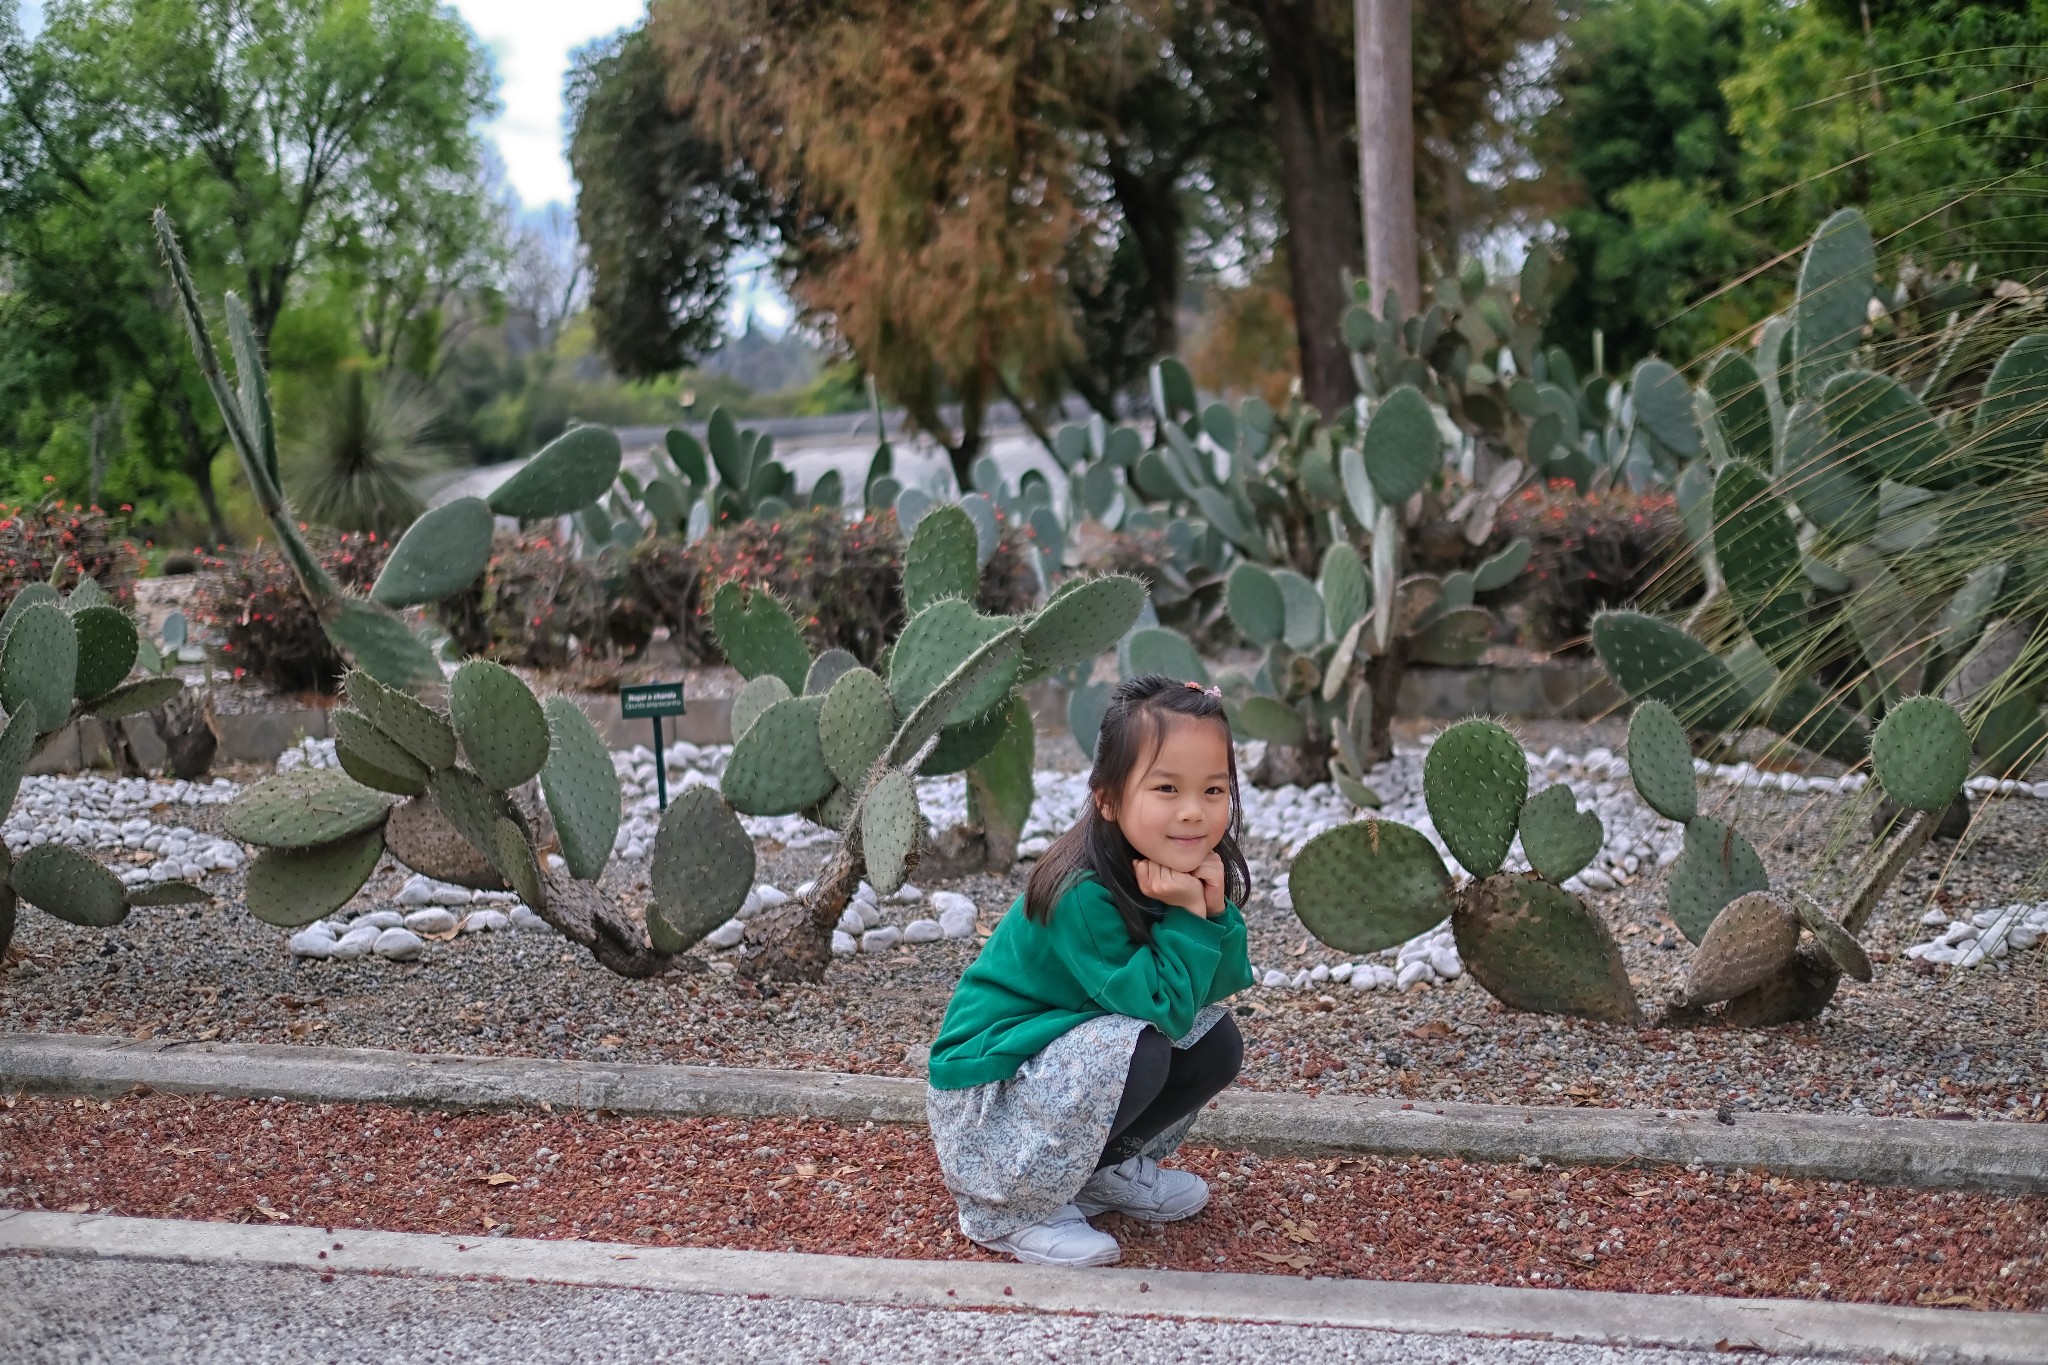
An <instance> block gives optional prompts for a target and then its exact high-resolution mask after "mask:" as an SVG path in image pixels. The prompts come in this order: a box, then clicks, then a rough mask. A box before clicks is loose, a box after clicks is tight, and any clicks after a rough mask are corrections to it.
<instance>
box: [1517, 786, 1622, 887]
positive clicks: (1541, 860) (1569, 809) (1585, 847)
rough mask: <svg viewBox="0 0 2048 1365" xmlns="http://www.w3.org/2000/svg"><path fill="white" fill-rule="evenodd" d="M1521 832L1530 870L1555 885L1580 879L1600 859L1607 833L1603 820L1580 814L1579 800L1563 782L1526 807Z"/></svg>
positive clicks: (1539, 793)
mask: <svg viewBox="0 0 2048 1365" xmlns="http://www.w3.org/2000/svg"><path fill="white" fill-rule="evenodd" d="M1521 831H1522V852H1523V853H1524V854H1525V855H1526V856H1527V857H1528V859H1529V866H1531V867H1533V868H1535V869H1536V872H1537V874H1538V875H1539V876H1541V877H1542V878H1543V879H1544V880H1545V881H1552V882H1562V881H1565V880H1567V879H1569V878H1571V877H1574V876H1576V875H1578V873H1579V872H1581V871H1583V870H1584V869H1585V867H1586V865H1587V864H1588V863H1590V862H1592V861H1593V859H1594V858H1596V857H1598V856H1599V854H1600V840H1601V836H1602V834H1603V833H1604V830H1603V829H1602V827H1601V824H1600V817H1599V816H1598V815H1595V814H1594V813H1593V812H1592V811H1589V810H1580V809H1579V803H1578V798H1577V797H1575V796H1574V795H1572V789H1571V788H1570V787H1567V786H1565V785H1564V784H1563V783H1562V782H1560V783H1558V784H1557V785H1556V786H1554V787H1545V788H1544V789H1543V790H1542V791H1540V792H1537V793H1536V794H1535V795H1534V796H1532V797H1530V798H1529V800H1528V802H1527V803H1526V804H1524V805H1523V807H1522V820H1521Z"/></svg>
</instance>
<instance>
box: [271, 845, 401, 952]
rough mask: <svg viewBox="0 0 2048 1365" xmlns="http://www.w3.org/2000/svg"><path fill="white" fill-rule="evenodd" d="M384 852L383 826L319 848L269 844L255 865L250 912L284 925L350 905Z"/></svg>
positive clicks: (301, 922)
mask: <svg viewBox="0 0 2048 1365" xmlns="http://www.w3.org/2000/svg"><path fill="white" fill-rule="evenodd" d="M383 856H384V837H383V835H382V834H381V833H379V832H378V831H377V830H374V829H372V830H365V831H364V832H363V833H361V834H354V835H350V836H349V837H348V838H346V839H337V840H335V841H334V842H333V843H331V844H321V845H320V846H319V847H317V848H266V849H264V850H263V851H262V852H261V853H259V854H257V855H256V861H255V862H254V863H252V864H250V866H249V884H248V899H249V913H250V914H252V915H254V916H255V917H256V918H257V919H260V920H262V921H263V922H264V923H265V924H272V925H276V926H277V927H278V928H280V929H297V928H300V927H301V926H303V925H307V924H311V923H312V922H313V921H314V920H316V919H321V918H323V917H325V916H327V915H331V914H333V913H334V912H335V911H336V910H339V909H341V907H342V906H344V905H347V904H348V903H349V901H350V899H351V898H353V897H354V895H355V894H356V892H358V891H360V890H362V889H363V883H364V882H366V881H368V880H370V874H371V873H372V872H374V871H376V870H377V860H378V859H379V858H381V857H383Z"/></svg>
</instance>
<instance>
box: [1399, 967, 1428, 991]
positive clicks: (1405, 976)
mask: <svg viewBox="0 0 2048 1365" xmlns="http://www.w3.org/2000/svg"><path fill="white" fill-rule="evenodd" d="M1428 975H1429V964H1428V963H1427V962H1411V963H1409V964H1408V965H1407V966H1405V967H1403V968H1402V969H1401V972H1400V975H1398V976H1396V977H1395V978H1394V989H1395V990H1397V991H1405V990H1407V989H1408V988H1409V987H1410V986H1412V985H1414V984H1415V983H1416V982H1418V981H1421V980H1422V979H1424V978H1425V977H1427V976H1428Z"/></svg>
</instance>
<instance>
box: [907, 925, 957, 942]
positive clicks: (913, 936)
mask: <svg viewBox="0 0 2048 1365" xmlns="http://www.w3.org/2000/svg"><path fill="white" fill-rule="evenodd" d="M945 936H946V931H945V929H944V928H943V927H941V926H940V924H939V922H938V921H937V920H935V919H914V920H912V921H911V922H910V923H908V924H906V925H904V926H903V941H904V942H905V943H937V942H938V941H939V940H940V939H942V938H944V937H945Z"/></svg>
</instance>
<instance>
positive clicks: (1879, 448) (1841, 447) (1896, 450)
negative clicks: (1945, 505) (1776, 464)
mask: <svg viewBox="0 0 2048 1365" xmlns="http://www.w3.org/2000/svg"><path fill="white" fill-rule="evenodd" d="M1820 407H1821V415H1822V416H1823V417H1824V418H1826V420H1827V424H1828V430H1829V431H1831V432H1832V433H1833V434H1834V438H1835V455H1834V458H1836V459H1841V460H1846V461H1848V462H1849V463H1851V464H1852V465H1853V466H1854V467H1855V471H1856V476H1857V478H1858V479H1860V480H1861V481H1862V482H1864V483H1872V484H1874V483H1878V482H1880V481H1882V480H1884V479H1893V480H1896V481H1897V482H1899V483H1905V484H1915V485H1925V484H1929V483H1934V482H1940V481H1943V479H1944V476H1946V475H1947V474H1949V473H1952V472H1953V471H1952V470H1948V469H1946V468H1944V466H1945V464H1946V461H1947V456H1948V437H1947V435H1946V434H1945V433H1944V432H1943V431H1942V429H1941V424H1940V423H1939V422H1937V421H1935V420H1934V414H1933V413H1931V412H1929V411H1928V410H1927V408H1926V406H1925V405H1924V404H1923V403H1921V401H1920V400H1919V399H1918V398H1915V397H1914V396H1913V392H1912V390H1911V389H1908V388H1907V387H1906V386H1905V385H1903V384H1901V383H1899V381H1898V380H1896V379H1893V378H1892V377H1891V376H1890V375H1884V374H1874V373H1872V372H1871V371H1869V370H1845V371H1843V372H1842V373H1841V374H1838V375H1836V376H1834V377H1833V378H1832V379H1830V380H1828V382H1827V386H1826V387H1825V388H1823V389H1822V390H1821V392H1820Z"/></svg>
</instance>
